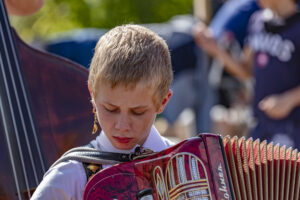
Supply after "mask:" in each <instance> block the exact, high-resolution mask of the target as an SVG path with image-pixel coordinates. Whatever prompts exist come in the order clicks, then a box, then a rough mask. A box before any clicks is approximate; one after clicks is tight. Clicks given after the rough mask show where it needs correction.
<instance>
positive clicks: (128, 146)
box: [113, 143, 135, 150]
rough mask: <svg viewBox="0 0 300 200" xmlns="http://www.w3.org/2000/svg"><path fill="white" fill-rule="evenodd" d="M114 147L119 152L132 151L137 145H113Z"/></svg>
mask: <svg viewBox="0 0 300 200" xmlns="http://www.w3.org/2000/svg"><path fill="white" fill-rule="evenodd" d="M113 146H114V147H115V148H116V149H119V150H131V149H133V148H134V147H135V145H132V144H120V143H117V144H113Z"/></svg>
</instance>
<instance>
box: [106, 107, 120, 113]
mask: <svg viewBox="0 0 300 200" xmlns="http://www.w3.org/2000/svg"><path fill="white" fill-rule="evenodd" d="M104 109H105V110H106V111H108V112H111V113H115V112H117V111H118V109H117V108H114V109H109V108H106V107H104Z"/></svg>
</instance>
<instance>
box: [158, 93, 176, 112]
mask: <svg viewBox="0 0 300 200" xmlns="http://www.w3.org/2000/svg"><path fill="white" fill-rule="evenodd" d="M172 95H173V91H172V90H171V89H169V92H168V93H167V95H166V96H165V97H164V99H163V102H162V104H161V106H160V108H159V109H158V114H160V113H162V111H164V109H165V107H166V105H167V103H168V102H169V100H170V98H171V96H172Z"/></svg>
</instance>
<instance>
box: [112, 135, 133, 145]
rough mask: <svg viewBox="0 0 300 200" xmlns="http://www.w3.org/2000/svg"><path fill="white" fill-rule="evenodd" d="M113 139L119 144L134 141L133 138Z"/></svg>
mask: <svg viewBox="0 0 300 200" xmlns="http://www.w3.org/2000/svg"><path fill="white" fill-rule="evenodd" d="M113 138H114V139H115V140H117V141H118V142H119V143H122V144H127V143H129V142H130V141H131V140H132V138H127V137H116V136H113Z"/></svg>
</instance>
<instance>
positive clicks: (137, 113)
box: [131, 110, 146, 115]
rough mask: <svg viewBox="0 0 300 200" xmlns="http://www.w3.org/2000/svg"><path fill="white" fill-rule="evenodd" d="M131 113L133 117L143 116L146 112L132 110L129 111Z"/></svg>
mask: <svg viewBox="0 0 300 200" xmlns="http://www.w3.org/2000/svg"><path fill="white" fill-rule="evenodd" d="M131 112H132V114H134V115H143V114H144V113H145V112H146V111H139V112H138V111H134V110H132V111H131Z"/></svg>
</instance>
